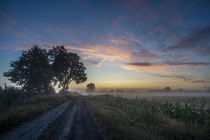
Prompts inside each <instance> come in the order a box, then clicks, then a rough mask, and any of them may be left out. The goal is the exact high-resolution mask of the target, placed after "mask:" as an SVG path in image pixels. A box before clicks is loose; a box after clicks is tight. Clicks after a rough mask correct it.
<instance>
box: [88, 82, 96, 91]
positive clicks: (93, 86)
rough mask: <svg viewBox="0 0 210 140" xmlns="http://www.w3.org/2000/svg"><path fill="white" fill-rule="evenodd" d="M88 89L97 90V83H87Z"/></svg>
mask: <svg viewBox="0 0 210 140" xmlns="http://www.w3.org/2000/svg"><path fill="white" fill-rule="evenodd" d="M87 91H88V92H95V84H94V83H89V84H87Z"/></svg>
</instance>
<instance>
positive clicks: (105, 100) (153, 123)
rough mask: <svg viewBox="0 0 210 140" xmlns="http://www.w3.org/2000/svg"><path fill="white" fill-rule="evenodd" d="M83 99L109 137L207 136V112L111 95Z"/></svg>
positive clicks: (209, 125)
mask: <svg viewBox="0 0 210 140" xmlns="http://www.w3.org/2000/svg"><path fill="white" fill-rule="evenodd" d="M85 102H86V104H87V106H88V109H89V110H90V111H91V112H92V113H93V115H94V116H95V117H96V120H97V122H98V123H100V124H101V125H102V126H103V129H104V131H105V134H106V135H107V137H108V138H109V139H116V140H118V139H119V140H123V139H129V140H138V139H142V140H144V139H145V140H147V139H148V140H151V139H155V140H157V139H161V140H165V139H167V140H168V139H170V140H173V139H176V140H178V139H180V140H181V139H199V140H202V139H210V115H209V114H208V113H205V112H204V111H202V110H193V109H191V108H189V107H188V106H184V107H183V106H180V105H178V104H170V103H168V102H165V103H162V102H154V101H147V100H143V99H139V100H137V99H135V100H134V99H133V100H129V99H125V98H121V97H114V96H111V95H102V96H93V97H88V98H86V100H85Z"/></svg>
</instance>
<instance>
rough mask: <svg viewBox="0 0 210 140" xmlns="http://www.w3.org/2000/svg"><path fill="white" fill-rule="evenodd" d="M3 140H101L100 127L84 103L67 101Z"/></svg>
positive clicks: (5, 136)
mask: <svg viewBox="0 0 210 140" xmlns="http://www.w3.org/2000/svg"><path fill="white" fill-rule="evenodd" d="M0 139H1V140H14V139H15V140H42V139H50V140H69V139H70V140H101V139H104V138H103V137H102V136H101V134H100V133H99V129H98V126H97V124H96V122H95V121H94V119H93V118H92V117H91V115H90V113H89V112H88V110H87V109H86V107H85V105H84V103H83V102H82V101H81V100H79V101H75V102H74V101H67V102H65V103H63V104H62V105H59V106H58V107H56V108H54V109H52V110H50V111H48V112H46V113H44V114H42V115H41V116H39V117H38V118H36V119H34V120H32V121H31V122H28V123H24V124H23V125H21V126H19V127H17V128H16V129H14V130H13V131H11V132H8V133H6V134H4V135H3V136H0Z"/></svg>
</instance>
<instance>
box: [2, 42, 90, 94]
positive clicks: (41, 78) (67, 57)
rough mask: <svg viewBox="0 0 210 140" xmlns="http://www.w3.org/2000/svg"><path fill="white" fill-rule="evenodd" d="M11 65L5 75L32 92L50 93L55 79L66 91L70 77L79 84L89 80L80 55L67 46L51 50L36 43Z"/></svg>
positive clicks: (55, 82)
mask: <svg viewBox="0 0 210 140" xmlns="http://www.w3.org/2000/svg"><path fill="white" fill-rule="evenodd" d="M10 67H11V69H10V70H9V71H8V72H5V73H4V76H5V77H9V80H10V81H11V82H13V83H16V84H17V85H20V86H22V88H23V89H24V90H25V91H26V92H28V93H30V94H41V93H50V91H51V89H52V85H51V83H52V82H53V83H54V84H55V85H56V84H57V83H58V86H59V88H60V87H62V89H63V91H67V90H68V88H69V84H70V82H71V81H75V82H76V83H77V84H78V83H81V82H84V81H86V80H87V77H86V73H85V69H86V68H85V67H84V66H83V63H82V62H80V57H79V56H78V55H77V54H75V53H71V52H67V50H66V49H65V48H64V46H57V47H53V49H52V50H50V51H49V52H47V50H45V49H42V48H40V47H38V46H34V47H32V48H31V49H29V50H27V51H23V52H22V54H21V56H20V57H19V59H18V60H16V61H12V62H11V64H10Z"/></svg>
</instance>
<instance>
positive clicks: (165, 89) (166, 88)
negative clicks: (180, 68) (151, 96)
mask: <svg viewBox="0 0 210 140" xmlns="http://www.w3.org/2000/svg"><path fill="white" fill-rule="evenodd" d="M163 91H171V88H170V87H165V88H164V89H163Z"/></svg>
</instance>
